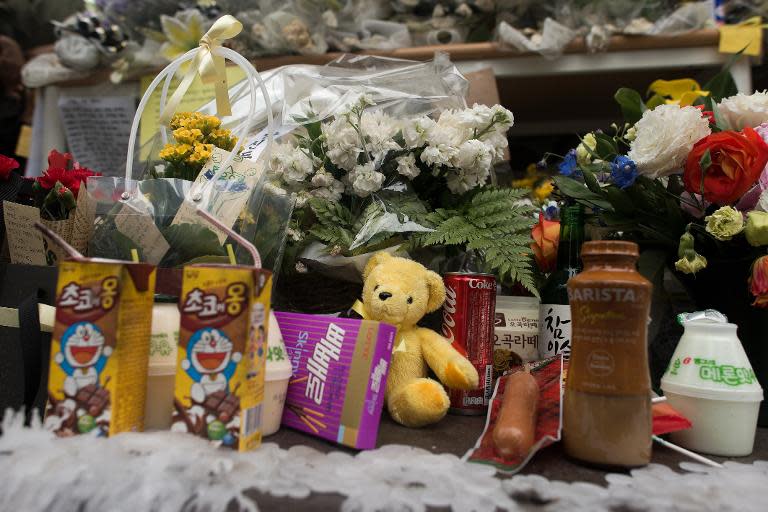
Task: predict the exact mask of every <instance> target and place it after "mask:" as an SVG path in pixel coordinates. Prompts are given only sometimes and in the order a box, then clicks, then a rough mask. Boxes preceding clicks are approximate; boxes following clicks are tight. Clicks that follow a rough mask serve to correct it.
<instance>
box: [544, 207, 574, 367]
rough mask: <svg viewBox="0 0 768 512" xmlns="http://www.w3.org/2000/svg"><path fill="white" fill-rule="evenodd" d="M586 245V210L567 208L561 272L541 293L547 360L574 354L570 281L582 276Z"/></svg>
mask: <svg viewBox="0 0 768 512" xmlns="http://www.w3.org/2000/svg"><path fill="white" fill-rule="evenodd" d="M582 243H584V207H583V206H581V205H580V204H575V205H568V206H564V207H563V208H562V209H561V210H560V242H559V244H558V248H557V268H556V270H555V271H554V272H552V274H550V276H549V278H547V281H546V282H545V283H544V286H543V287H542V289H541V309H540V312H539V356H540V357H541V358H542V359H543V358H546V357H552V356H554V355H556V354H559V353H561V352H562V353H563V357H564V358H565V359H568V358H569V357H570V354H571V307H570V306H569V305H568V288H566V285H567V284H568V280H569V279H570V278H572V277H573V276H575V275H576V274H578V273H579V272H581V270H582V263H581V244H582Z"/></svg>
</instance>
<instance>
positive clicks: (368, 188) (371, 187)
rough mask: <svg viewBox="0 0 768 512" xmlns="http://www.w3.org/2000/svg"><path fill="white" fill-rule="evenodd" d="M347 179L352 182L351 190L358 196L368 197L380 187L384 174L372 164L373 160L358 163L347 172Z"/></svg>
mask: <svg viewBox="0 0 768 512" xmlns="http://www.w3.org/2000/svg"><path fill="white" fill-rule="evenodd" d="M349 181H350V183H351V184H352V190H354V192H355V194H357V195H358V196H359V197H368V196H369V195H371V193H373V192H377V191H378V190H379V189H381V184H382V183H384V175H383V174H382V173H380V172H378V171H376V169H375V168H374V166H373V162H368V163H367V164H363V165H358V166H356V167H355V169H354V170H353V171H352V172H350V173H349Z"/></svg>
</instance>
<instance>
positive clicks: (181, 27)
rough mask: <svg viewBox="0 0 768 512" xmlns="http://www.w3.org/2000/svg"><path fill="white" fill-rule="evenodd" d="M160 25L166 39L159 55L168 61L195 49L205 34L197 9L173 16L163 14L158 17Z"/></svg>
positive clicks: (202, 20)
mask: <svg viewBox="0 0 768 512" xmlns="http://www.w3.org/2000/svg"><path fill="white" fill-rule="evenodd" d="M160 25H162V27H163V34H164V35H165V38H166V42H165V43H163V45H162V46H161V47H160V53H161V54H162V56H163V57H165V58H166V59H168V60H173V59H175V58H176V57H179V56H181V55H182V54H184V53H186V52H188V51H189V50H191V49H192V48H197V47H198V46H199V45H200V39H201V38H202V37H203V35H204V34H205V18H203V15H202V13H201V12H200V11H198V10H197V9H187V10H184V11H180V12H177V13H176V15H175V16H166V15H165V14H163V15H162V16H160Z"/></svg>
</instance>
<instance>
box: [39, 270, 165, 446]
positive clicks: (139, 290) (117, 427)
mask: <svg viewBox="0 0 768 512" xmlns="http://www.w3.org/2000/svg"><path fill="white" fill-rule="evenodd" d="M154 293H155V267H154V266H153V265H148V264H143V263H128V262H122V261H112V260H99V259H88V258H82V257H81V256H80V257H79V259H78V260H76V261H63V262H61V263H60V264H59V277H58V284H57V286H56V321H55V324H54V328H53V337H52V340H51V362H50V370H49V377H48V406H47V408H46V413H45V425H46V427H47V428H49V429H51V430H53V431H55V432H56V433H57V434H58V435H61V436H70V435H75V434H90V435H96V436H106V435H113V434H117V433H118V432H126V431H141V430H143V428H144V402H145V398H146V389H147V385H146V379H147V365H148V362H149V337H150V332H151V319H152V304H153V299H154Z"/></svg>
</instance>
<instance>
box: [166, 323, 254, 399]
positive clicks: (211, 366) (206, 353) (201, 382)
mask: <svg viewBox="0 0 768 512" xmlns="http://www.w3.org/2000/svg"><path fill="white" fill-rule="evenodd" d="M232 348H233V346H232V341H230V339H229V338H227V336H226V334H224V333H223V332H221V331H220V330H218V329H214V328H212V327H206V328H203V329H200V330H198V331H197V332H195V334H193V335H192V337H191V338H190V339H189V344H188V345H187V358H186V359H184V360H183V361H182V362H181V367H182V368H183V369H184V370H185V371H186V372H187V374H188V375H189V377H190V378H191V379H192V380H193V381H194V384H192V389H191V390H190V395H191V398H192V400H193V401H194V402H198V403H202V402H204V401H205V398H206V397H207V396H208V395H210V394H212V393H215V392H217V391H226V392H229V379H231V378H232V375H234V373H235V370H236V369H237V363H239V362H240V359H241V358H242V354H240V352H233V351H232Z"/></svg>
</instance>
